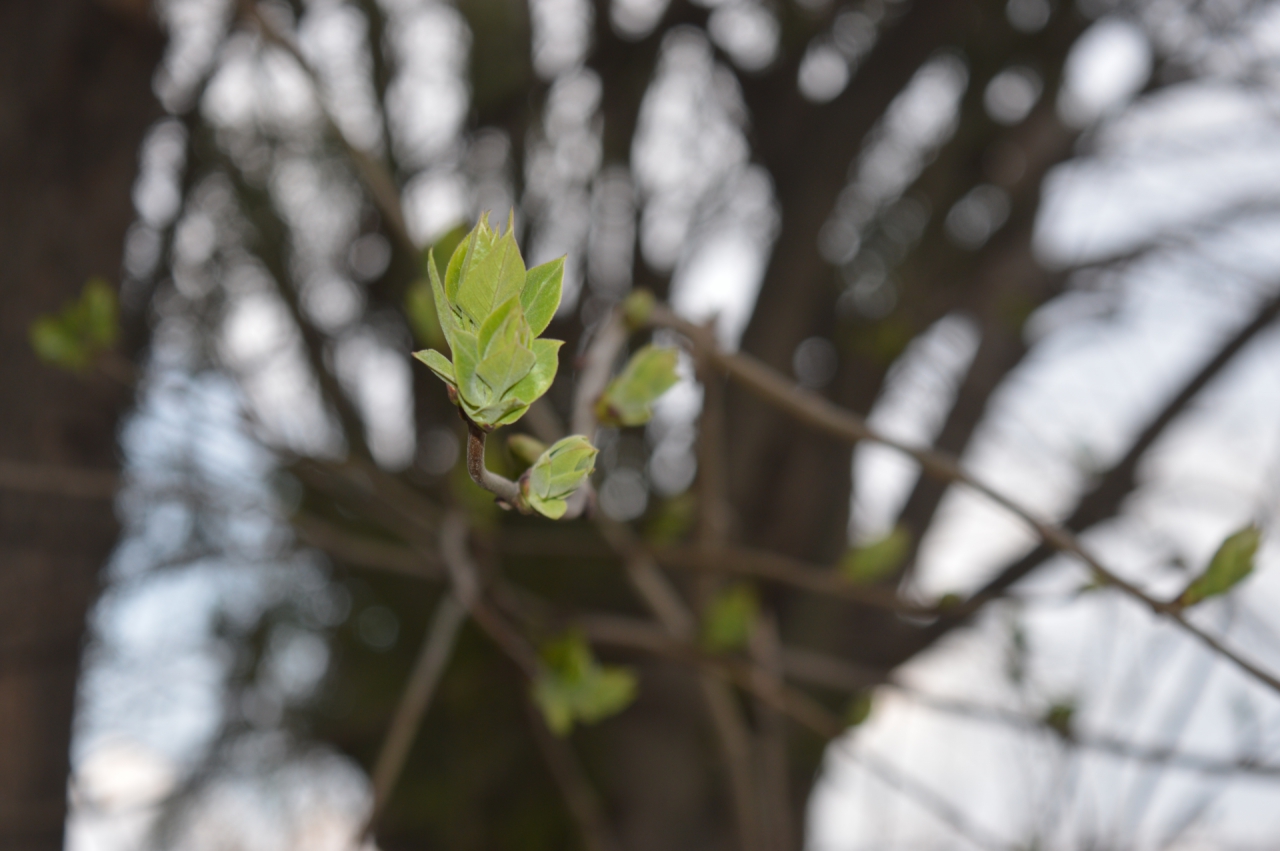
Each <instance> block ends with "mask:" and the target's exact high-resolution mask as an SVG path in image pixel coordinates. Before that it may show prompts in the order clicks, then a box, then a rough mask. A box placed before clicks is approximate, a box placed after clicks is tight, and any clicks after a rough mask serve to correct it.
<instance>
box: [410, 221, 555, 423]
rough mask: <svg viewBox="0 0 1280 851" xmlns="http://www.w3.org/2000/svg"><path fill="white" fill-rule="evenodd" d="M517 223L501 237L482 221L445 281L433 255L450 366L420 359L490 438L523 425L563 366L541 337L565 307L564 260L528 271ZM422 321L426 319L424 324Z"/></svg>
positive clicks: (439, 358)
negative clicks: (562, 301) (496, 432)
mask: <svg viewBox="0 0 1280 851" xmlns="http://www.w3.org/2000/svg"><path fill="white" fill-rule="evenodd" d="M512 231H513V228H512V223H508V226H507V230H506V232H505V233H503V234H499V233H498V232H497V231H495V230H493V229H492V228H490V227H489V224H488V221H487V218H486V217H485V216H481V217H480V221H479V222H478V223H477V224H476V226H475V228H474V229H473V230H472V231H471V233H469V234H468V235H467V238H466V239H465V240H463V241H462V242H461V243H459V245H458V247H457V248H456V249H455V250H454V252H453V256H452V257H451V258H450V259H449V263H448V266H447V267H446V268H445V272H444V275H443V278H442V277H441V275H440V273H439V271H438V269H437V267H436V263H435V258H434V252H433V253H431V254H429V256H428V261H427V274H428V276H429V277H430V279H431V291H432V295H433V298H434V302H435V309H436V318H437V319H438V320H439V323H440V329H441V331H442V332H443V334H444V338H445V341H446V342H447V343H448V345H449V349H450V352H451V354H452V357H451V358H448V357H445V355H444V354H442V353H441V352H439V351H437V350H435V349H426V350H423V351H420V352H416V353H415V356H416V357H417V358H418V359H419V360H421V361H422V362H423V363H425V364H426V365H427V366H428V367H430V368H431V371H432V372H434V373H435V374H436V375H437V376H439V378H440V379H441V380H442V381H444V382H445V384H447V385H448V386H449V389H450V396H451V398H453V399H454V401H455V402H456V403H457V404H458V406H459V407H460V408H461V409H462V412H463V413H464V414H465V415H466V416H467V418H468V419H470V420H471V421H472V422H473V423H475V424H476V425H478V426H480V427H481V428H484V429H486V430H489V429H492V428H494V427H496V426H500V425H509V424H510V423H513V422H515V421H516V420H518V419H520V417H522V416H523V415H524V413H525V411H527V410H528V409H529V405H531V404H533V402H534V401H535V400H536V399H538V397H540V396H542V394H544V393H546V392H547V390H548V389H549V388H550V387H551V382H552V381H553V380H554V379H555V376H556V369H557V368H558V366H559V350H560V346H561V345H562V343H561V341H559V340H545V339H541V338H539V337H538V335H539V334H541V333H542V332H543V331H545V330H546V328H547V325H549V324H550V323H551V319H552V317H553V316H555V312H556V309H557V308H558V307H559V306H560V292H561V287H562V285H563V280H564V259H563V258H561V259H559V260H553V261H551V262H550V263H544V264H542V265H541V266H535V267H534V268H532V269H527V270H526V268H525V265H524V259H523V258H522V257H521V256H520V248H519V246H517V245H516V240H515V234H514V233H513V232H512ZM424 318H425V317H424Z"/></svg>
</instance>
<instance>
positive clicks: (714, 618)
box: [702, 583, 760, 653]
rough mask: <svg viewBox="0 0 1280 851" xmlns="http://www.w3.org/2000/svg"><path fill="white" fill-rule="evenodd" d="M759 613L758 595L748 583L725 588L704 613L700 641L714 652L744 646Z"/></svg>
mask: <svg viewBox="0 0 1280 851" xmlns="http://www.w3.org/2000/svg"><path fill="white" fill-rule="evenodd" d="M759 614H760V599H759V597H758V596H757V595H756V591H755V589H754V588H752V587H751V586H750V585H747V584H745V583H743V584H738V585H733V586H730V587H728V588H726V589H724V590H723V591H721V592H720V593H719V594H717V595H716V596H715V598H714V599H713V600H712V601H711V603H710V604H709V605H708V606H707V610H706V612H704V613H703V617H702V645H703V646H704V647H706V648H707V649H708V650H710V651H712V652H716V653H721V652H724V651H727V650H738V649H740V648H742V647H745V646H746V645H747V641H748V640H749V639H750V638H751V630H752V629H753V628H754V627H755V622H756V617H757V616H758V615H759Z"/></svg>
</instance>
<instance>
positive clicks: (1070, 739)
mask: <svg viewBox="0 0 1280 851" xmlns="http://www.w3.org/2000/svg"><path fill="white" fill-rule="evenodd" d="M886 685H887V686H888V687H889V688H892V689H894V690H896V691H899V692H901V693H903V694H904V695H906V696H907V697H908V698H910V699H911V700H912V701H913V702H915V703H917V704H919V705H920V706H923V707H925V708H927V709H931V710H933V711H935V712H941V713H945V714H947V715H953V716H957V717H962V718H968V719H971V720H974V721H981V722H984V723H991V724H1000V725H1003V726H1011V727H1018V728H1022V729H1025V730H1037V731H1040V732H1044V733H1050V734H1052V735H1054V736H1057V737H1058V738H1060V739H1061V740H1062V741H1063V742H1065V743H1066V744H1069V745H1074V746H1076V747H1080V748H1084V749H1086V750H1093V751H1100V752H1103V753H1108V754H1111V755H1113V756H1117V757H1121V758H1123V759H1129V760H1134V761H1137V762H1145V763H1153V764H1157V765H1166V766H1169V767H1171V768H1181V769H1186V770H1188V771H1197V772H1200V773H1202V774H1249V775H1253V776H1257V777H1268V778H1276V779H1280V765H1270V764H1267V763H1265V762H1262V761H1260V760H1256V759H1239V760H1225V759H1218V758H1215V757H1210V756H1203V755H1200V754H1191V753H1185V752H1183V751H1179V750H1177V749H1175V748H1168V747H1143V746H1141V745H1135V744H1133V743H1131V742H1126V741H1124V740H1122V739H1117V738H1115V737H1113V736H1100V735H1083V734H1080V733H1076V732H1074V731H1072V730H1065V731H1064V730H1062V729H1060V728H1058V727H1055V726H1054V725H1052V724H1049V723H1048V722H1047V721H1045V719H1043V718H1035V717H1033V716H1030V715H1025V714H1023V713H1021V712H1015V711H1011V710H1007V709H1001V708H999V707H994V706H983V705H981V704H975V703H969V702H967V701H960V700H950V699H948V698H942V697H935V696H933V695H928V694H925V693H923V692H920V691H918V690H916V689H913V688H910V687H908V686H904V685H901V684H899V683H887V684H886Z"/></svg>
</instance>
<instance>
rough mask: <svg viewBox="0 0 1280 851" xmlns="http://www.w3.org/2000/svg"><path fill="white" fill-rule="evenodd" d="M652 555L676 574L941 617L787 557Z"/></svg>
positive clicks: (724, 549)
mask: <svg viewBox="0 0 1280 851" xmlns="http://www.w3.org/2000/svg"><path fill="white" fill-rule="evenodd" d="M652 553H653V557H654V559H655V560H657V562H658V563H659V564H661V565H663V566H665V567H671V568H676V569H677V570H688V571H700V572H713V573H736V574H739V575H743V576H755V577H758V578H760V579H766V580H769V581H772V582H779V583H783V584H786V585H793V586H795V587H797V588H803V589H805V590H807V591H813V592H815V593H817V594H823V595H826V596H831V597H839V598H841V599H844V600H848V601H850V602H853V603H858V604H861V605H864V606H871V607H873V608H877V609H884V610H886V611H890V612H897V613H898V614H903V615H910V616H912V617H937V616H938V615H939V614H940V613H941V610H939V609H938V608H936V607H934V606H925V605H919V604H916V603H912V602H910V601H909V600H904V599H902V598H901V597H899V596H898V595H897V594H896V593H895V592H894V591H893V590H891V589H888V588H884V587H880V586H875V585H856V584H854V583H853V582H850V581H849V580H847V579H845V578H844V577H843V576H842V575H841V574H840V573H838V572H836V570H834V569H832V568H825V569H824V568H821V567H816V566H811V565H808V564H805V563H804V562H802V561H799V560H797V559H793V558H790V557H789V556H783V555H778V554H776V553H770V552H766V551H764V550H755V549H749V548H747V547H731V546H721V547H716V548H714V549H704V548H699V547H655V548H654V549H653V550H652Z"/></svg>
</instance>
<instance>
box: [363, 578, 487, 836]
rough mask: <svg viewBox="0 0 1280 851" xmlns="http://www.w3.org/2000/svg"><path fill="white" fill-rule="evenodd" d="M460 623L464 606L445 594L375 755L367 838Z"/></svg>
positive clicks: (382, 808) (447, 659) (455, 637)
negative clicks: (376, 756)
mask: <svg viewBox="0 0 1280 851" xmlns="http://www.w3.org/2000/svg"><path fill="white" fill-rule="evenodd" d="M464 623H466V610H465V609H463V607H462V606H461V605H460V604H459V603H458V600H457V598H456V597H454V596H453V595H452V594H445V596H444V598H443V599H441V601H440V604H439V605H438V606H437V607H436V614H435V617H434V618H432V620H431V627H430V629H428V630H427V635H426V637H425V638H424V639H423V642H422V649H421V650H420V651H418V659H417V661H416V662H415V663H414V666H413V672H412V673H411V674H410V675H409V682H408V683H407V684H406V685H405V689H404V693H403V694H402V695H401V696H400V703H399V704H398V705H397V706H396V712H395V716H394V717H393V718H392V720H391V726H390V727H389V728H388V729H387V735H386V738H385V739H383V741H382V748H381V749H380V750H379V751H378V759H377V762H376V763H374V767H373V807H372V808H371V810H370V812H369V817H368V819H366V821H365V823H364V827H363V829H362V830H361V831H360V835H361V837H362V838H366V839H367V838H368V837H369V836H370V835H371V834H372V833H373V830H374V828H375V827H376V825H377V823H378V819H379V818H380V817H381V816H382V813H383V811H384V810H385V809H386V806H387V802H388V801H389V800H390V798H391V792H392V790H393V789H394V788H395V785H396V781H397V780H399V778H400V772H401V770H402V769H403V768H404V763H405V760H406V759H407V758H408V756H409V749H410V747H412V745H413V740H414V737H415V736H416V735H417V732H418V728H419V727H420V726H421V725H422V719H423V717H424V716H425V715H426V712H427V707H428V706H429V705H430V703H431V697H432V695H433V694H434V693H435V689H436V685H437V684H438V683H439V682H440V676H441V675H442V674H443V673H444V668H445V665H446V664H447V663H448V661H449V657H450V656H451V655H452V654H453V646H454V642H455V641H456V640H457V638H458V632H459V630H461V629H462V625H463V624H464Z"/></svg>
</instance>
